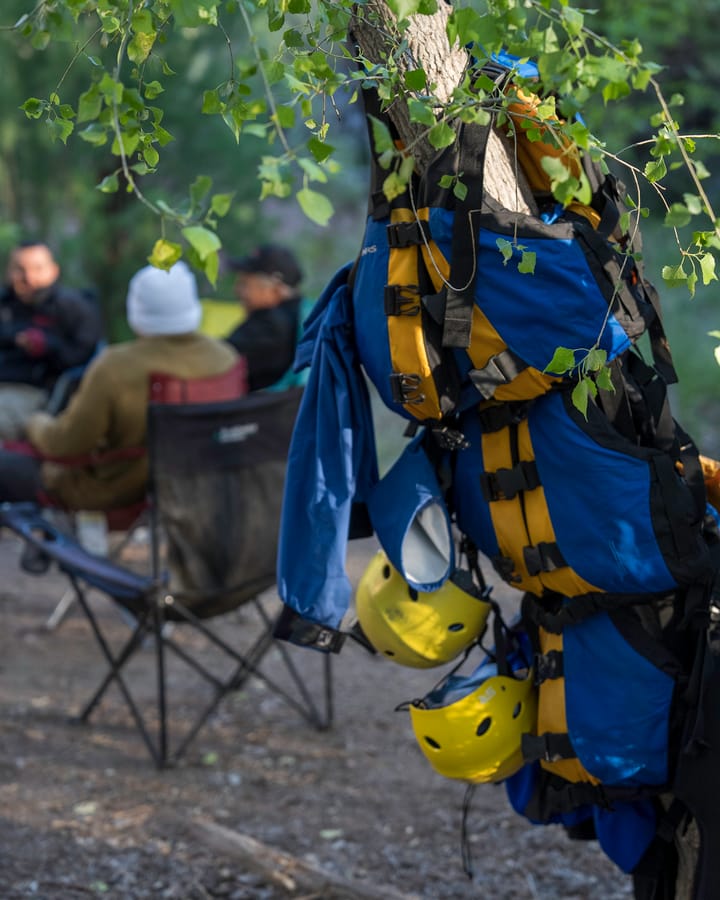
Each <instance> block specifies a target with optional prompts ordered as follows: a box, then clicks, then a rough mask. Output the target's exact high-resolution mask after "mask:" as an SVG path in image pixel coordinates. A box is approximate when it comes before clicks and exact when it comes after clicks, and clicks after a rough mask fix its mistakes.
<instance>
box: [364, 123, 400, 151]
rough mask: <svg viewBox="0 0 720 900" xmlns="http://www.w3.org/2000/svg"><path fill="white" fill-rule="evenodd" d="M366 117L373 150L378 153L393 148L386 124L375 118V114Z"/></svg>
mask: <svg viewBox="0 0 720 900" xmlns="http://www.w3.org/2000/svg"><path fill="white" fill-rule="evenodd" d="M368 118H369V119H370V126H371V129H372V136H373V145H374V147H375V152H376V153H377V154H378V155H380V154H381V153H385V152H386V151H388V150H395V144H394V143H393V139H392V135H391V134H390V129H389V128H388V127H387V125H386V124H385V123H384V122H381V121H380V119H376V118H375V116H370V115H369V116H368Z"/></svg>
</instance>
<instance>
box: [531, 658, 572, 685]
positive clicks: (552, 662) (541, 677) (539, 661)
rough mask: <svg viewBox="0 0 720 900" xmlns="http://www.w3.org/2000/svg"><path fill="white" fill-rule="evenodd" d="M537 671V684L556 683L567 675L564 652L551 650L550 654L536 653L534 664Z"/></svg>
mask: <svg viewBox="0 0 720 900" xmlns="http://www.w3.org/2000/svg"><path fill="white" fill-rule="evenodd" d="M533 668H534V670H535V683H536V684H542V683H543V681H556V680H557V679H558V678H562V677H563V676H564V674H565V666H564V664H563V654H562V650H550V651H549V652H548V653H536V654H535V661H534V662H533Z"/></svg>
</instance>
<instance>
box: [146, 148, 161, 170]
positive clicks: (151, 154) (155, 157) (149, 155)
mask: <svg viewBox="0 0 720 900" xmlns="http://www.w3.org/2000/svg"><path fill="white" fill-rule="evenodd" d="M142 155H143V159H144V160H145V162H146V163H147V164H148V165H149V166H150V168H151V169H154V168H155V166H156V165H157V164H158V162H159V160H160V154H159V153H158V152H157V150H156V149H155V148H154V147H153V146H152V145H150V144H148V145H147V147H145V148H144V149H143V152H142Z"/></svg>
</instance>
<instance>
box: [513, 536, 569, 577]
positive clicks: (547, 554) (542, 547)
mask: <svg viewBox="0 0 720 900" xmlns="http://www.w3.org/2000/svg"><path fill="white" fill-rule="evenodd" d="M523 559H524V560H525V566H526V568H527V570H528V574H529V575H539V574H540V573H541V572H554V571H555V569H562V568H564V567H565V566H567V563H566V562H565V557H564V556H563V555H562V553H561V552H560V548H559V547H558V545H557V544H556V543H555V542H554V541H553V542H550V541H540V543H539V544H535V545H534V546H532V545H531V546H528V547H523Z"/></svg>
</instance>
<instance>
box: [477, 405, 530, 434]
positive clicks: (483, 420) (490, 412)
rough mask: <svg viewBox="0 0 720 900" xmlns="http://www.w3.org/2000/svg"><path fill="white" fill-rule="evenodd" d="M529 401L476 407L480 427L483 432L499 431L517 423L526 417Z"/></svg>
mask: <svg viewBox="0 0 720 900" xmlns="http://www.w3.org/2000/svg"><path fill="white" fill-rule="evenodd" d="M529 409H530V401H522V402H514V403H493V404H488V405H487V406H482V407H480V409H478V419H479V421H480V428H481V430H482V432H483V433H484V434H492V433H493V432H495V431H501V430H502V429H503V428H507V427H508V426H509V425H518V424H519V423H520V422H522V421H523V419H527V414H528V410H529Z"/></svg>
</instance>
